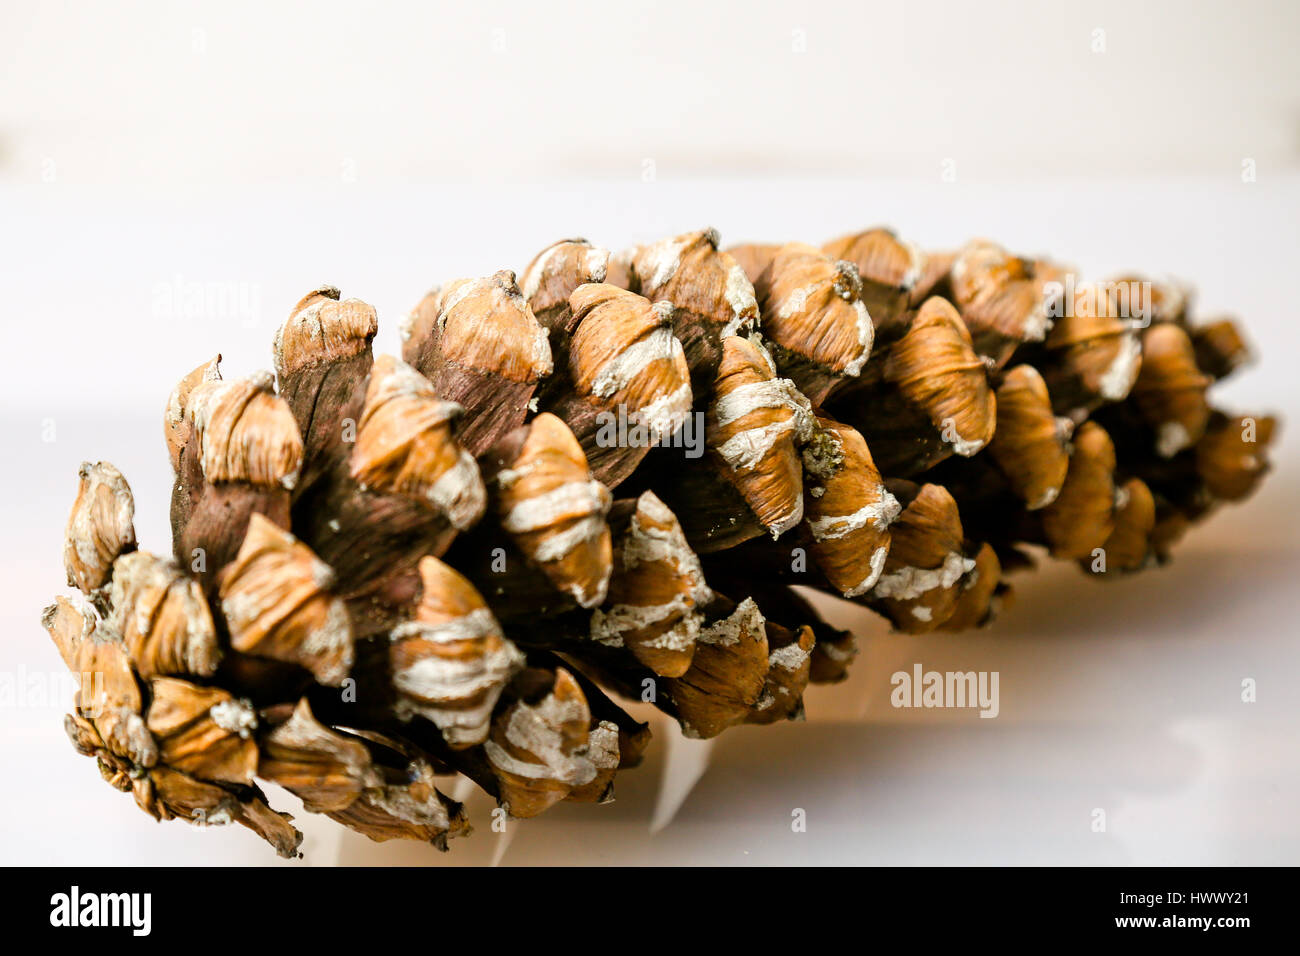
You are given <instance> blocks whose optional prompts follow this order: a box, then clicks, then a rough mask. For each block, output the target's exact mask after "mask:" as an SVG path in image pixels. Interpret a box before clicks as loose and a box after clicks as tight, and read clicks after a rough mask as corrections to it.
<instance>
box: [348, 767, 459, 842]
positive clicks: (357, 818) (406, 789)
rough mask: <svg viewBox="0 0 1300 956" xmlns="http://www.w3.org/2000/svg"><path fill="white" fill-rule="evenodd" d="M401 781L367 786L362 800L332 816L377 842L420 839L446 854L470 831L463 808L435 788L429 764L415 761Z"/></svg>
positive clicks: (361, 797)
mask: <svg viewBox="0 0 1300 956" xmlns="http://www.w3.org/2000/svg"><path fill="white" fill-rule="evenodd" d="M401 778H402V779H398V780H392V781H388V782H385V783H382V784H380V785H379V786H376V787H367V788H366V789H365V790H364V791H362V794H361V796H360V798H358V799H357V800H354V801H353V802H352V803H350V804H349V805H348V806H347V807H345V808H344V809H342V810H331V811H328V816H329V817H330V819H332V820H336V821H337V822H339V823H342V824H343V825H344V826H347V827H350V828H351V829H353V830H356V831H357V832H358V833H363V834H365V835H366V836H368V837H370V839H372V840H374V841H375V842H376V843H383V842H384V841H385V840H419V841H420V842H422V843H430V844H432V845H433V846H434V847H436V848H437V849H439V850H444V851H445V850H446V849H447V841H448V840H450V839H451V838H453V837H458V836H465V835H467V834H468V833H469V832H470V828H469V821H467V820H466V819H465V814H464V811H463V808H462V807H461V805H460V804H459V803H457V802H455V801H454V800H450V799H448V798H447V797H446V796H444V795H443V794H442V793H441V792H440V791H439V790H438V789H437V787H435V786H434V776H433V768H432V767H430V766H429V764H428V763H427V762H425V761H423V760H414V761H411V763H410V764H409V765H408V766H407V768H406V771H405V772H404V773H403V774H402V775H401Z"/></svg>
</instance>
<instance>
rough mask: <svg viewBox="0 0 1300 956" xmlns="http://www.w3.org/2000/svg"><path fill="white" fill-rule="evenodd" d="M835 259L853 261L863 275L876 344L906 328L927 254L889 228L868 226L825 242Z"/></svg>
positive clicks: (894, 336) (923, 271) (829, 254)
mask: <svg viewBox="0 0 1300 956" xmlns="http://www.w3.org/2000/svg"><path fill="white" fill-rule="evenodd" d="M822 252H824V253H826V254H827V255H828V256H830V257H831V258H832V259H843V260H846V261H848V262H851V263H853V264H854V265H855V266H856V267H857V269H858V275H859V276H861V277H862V301H863V304H864V305H865V306H866V308H867V311H868V312H869V313H870V315H871V319H872V322H873V324H874V325H875V331H876V346H877V347H879V345H880V344H882V343H884V342H887V341H891V340H892V339H894V338H896V337H897V336H898V335H899V334H901V333H902V332H903V331H905V328H904V317H905V314H906V312H907V310H908V308H909V306H910V298H911V294H912V290H913V289H915V288H916V284H917V282H919V281H920V280H921V277H922V276H923V275H924V274H925V271H926V265H927V262H926V256H925V254H924V253H922V252H921V250H920V249H918V248H917V247H916V246H915V245H913V244H912V243H910V242H907V241H906V240H903V239H899V238H898V236H897V235H895V234H894V232H893V231H892V230H889V229H868V230H867V231H866V232H859V233H855V234H853V235H851V236H844V237H842V238H840V239H837V240H835V241H834V242H828V243H827V244H826V245H824V246H822Z"/></svg>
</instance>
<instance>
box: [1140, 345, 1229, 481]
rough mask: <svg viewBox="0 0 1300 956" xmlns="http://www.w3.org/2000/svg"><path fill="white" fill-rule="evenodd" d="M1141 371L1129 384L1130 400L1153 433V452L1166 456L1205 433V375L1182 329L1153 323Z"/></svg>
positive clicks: (1143, 347) (1193, 441) (1207, 382)
mask: <svg viewBox="0 0 1300 956" xmlns="http://www.w3.org/2000/svg"><path fill="white" fill-rule="evenodd" d="M1142 356H1143V357H1142V371H1141V372H1140V373H1139V375H1138V379H1137V382H1136V384H1134V386H1133V403H1134V405H1135V407H1136V408H1137V410H1138V413H1139V414H1140V415H1141V416H1142V417H1143V418H1144V419H1145V420H1146V422H1147V424H1148V425H1150V426H1151V428H1152V429H1153V430H1154V432H1155V451H1156V454H1158V455H1159V456H1160V457H1162V458H1170V457H1172V456H1174V455H1176V454H1178V452H1180V451H1182V450H1183V449H1184V448H1190V447H1191V446H1193V445H1195V444H1196V442H1198V441H1199V440H1200V438H1201V436H1202V435H1204V434H1205V425H1206V423H1207V422H1208V421H1209V418H1210V406H1209V405H1208V404H1207V402H1206V400H1205V390H1206V388H1208V387H1209V384H1210V379H1209V378H1208V377H1207V376H1205V375H1203V374H1202V373H1201V370H1200V369H1199V368H1198V367H1197V365H1196V352H1195V350H1194V349H1193V348H1192V341H1191V339H1190V338H1188V336H1187V333H1186V332H1184V331H1183V329H1182V328H1181V327H1179V326H1177V325H1173V324H1171V323H1163V324H1160V325H1156V326H1153V327H1152V328H1151V329H1149V330H1148V331H1147V334H1146V335H1145V336H1144V337H1143V340H1142Z"/></svg>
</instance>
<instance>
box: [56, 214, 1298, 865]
mask: <svg viewBox="0 0 1300 956" xmlns="http://www.w3.org/2000/svg"><path fill="white" fill-rule="evenodd" d="M522 276H523V278H522V280H521V281H517V280H516V278H515V274H514V273H513V272H511V271H509V270H502V271H499V272H497V273H495V274H494V275H492V276H488V277H485V278H478V279H460V280H456V281H453V282H449V283H447V284H445V285H442V286H439V287H438V288H436V289H434V291H432V292H430V293H429V294H428V295H427V296H425V298H424V299H423V300H422V301H421V302H420V303H419V304H418V305H417V306H416V308H415V310H414V311H413V312H412V313H411V315H410V316H409V317H408V318H407V320H406V321H405V322H404V323H403V326H402V339H403V348H402V358H401V359H398V358H396V357H392V356H380V357H378V358H375V357H374V356H373V355H372V352H371V340H372V339H373V337H374V335H375V333H376V330H377V327H378V325H377V318H376V315H375V311H374V309H373V308H371V307H370V306H368V305H366V304H365V303H364V302H360V301H358V300H355V299H343V298H342V297H341V295H340V293H339V291H338V290H337V289H333V288H328V287H325V288H321V289H317V290H314V291H312V292H310V293H309V294H308V295H307V296H305V297H304V298H303V299H302V300H301V301H300V302H298V303H297V304H296V305H295V306H294V307H293V308H292V310H291V311H290V314H289V317H288V318H287V319H286V321H285V322H284V324H283V326H282V327H281V328H280V329H279V331H278V332H277V333H276V336H275V343H274V358H275V374H274V375H273V374H272V373H270V372H264V373H260V374H257V375H254V376H251V377H249V378H246V379H243V380H237V381H226V380H223V379H222V378H221V375H220V369H219V361H220V357H219V356H218V357H217V358H216V359H214V360H212V361H209V362H206V363H204V364H202V365H199V366H198V367H197V368H195V369H194V370H193V371H192V372H190V373H189V374H188V375H186V376H184V378H182V379H181V381H180V382H179V384H178V385H177V387H176V388H175V390H174V391H173V392H172V394H171V396H170V397H169V398H168V400H167V404H166V411H165V416H164V432H165V438H166V444H167V447H168V450H169V453H170V456H171V461H172V465H173V468H174V472H175V485H174V489H173V495H172V502H171V518H172V529H173V540H172V545H171V549H170V554H167V553H162V554H155V553H153V552H149V551H144V550H140V549H138V548H137V543H136V538H135V531H134V527H133V521H134V513H135V502H134V500H133V498H132V495H131V490H130V488H129V487H128V485H127V482H126V479H125V478H124V477H123V476H122V475H121V474H120V473H119V472H118V471H117V469H116V468H114V467H113V466H112V465H109V464H107V463H105V462H100V463H96V464H90V463H87V464H84V465H83V466H82V468H81V471H80V475H79V487H78V489H77V494H76V497H75V501H74V503H73V508H72V513H71V516H70V517H69V519H68V524H67V528H66V533H65V540H64V560H65V564H66V567H67V573H68V582H69V584H70V585H71V586H73V587H75V588H77V589H78V590H79V591H80V592H81V593H82V595H84V598H85V600H84V601H83V600H77V601H72V600H69V599H67V598H63V597H60V598H58V599H57V600H56V601H55V602H54V603H53V604H52V605H50V606H49V607H48V608H47V609H46V610H45V613H44V615H43V617H42V622H43V624H44V626H45V627H46V629H47V630H48V631H49V633H50V636H51V638H52V639H53V640H54V642H55V645H56V647H57V649H58V651H59V653H60V655H61V656H62V657H63V659H64V661H65V663H66V664H67V666H68V668H69V669H70V670H71V671H73V672H74V673H75V674H77V675H80V679H81V690H80V692H79V693H78V695H77V698H76V700H75V701H74V713H73V714H71V715H69V716H68V718H67V720H66V728H67V732H68V734H69V737H70V738H71V739H72V743H73V746H74V748H75V749H76V750H77V751H78V752H80V753H82V754H85V755H91V756H94V757H96V759H97V761H98V764H99V768H100V772H101V774H102V775H103V777H104V778H105V779H106V780H107V781H108V782H109V783H111V784H112V785H113V786H115V787H117V788H119V789H121V790H129V791H131V793H132V794H133V795H134V797H135V799H136V802H137V803H138V804H139V806H140V807H141V808H142V809H144V810H145V811H146V812H147V813H149V814H151V815H153V816H154V817H156V818H158V819H171V818H173V817H181V818H184V819H187V820H189V821H190V822H193V823H199V824H218V823H226V822H232V821H233V822H237V823H240V824H241V825H243V826H245V827H248V828H249V829H252V830H253V831H254V832H256V833H258V834H259V835H261V836H262V837H263V838H265V839H266V840H267V841H268V842H270V843H271V845H272V846H274V847H275V849H276V850H277V851H278V852H279V853H280V854H282V855H285V856H293V855H295V854H296V853H297V848H298V845H299V843H300V841H301V835H300V834H299V833H298V831H297V830H295V829H294V828H293V827H292V826H291V824H290V823H289V820H290V819H291V818H290V817H289V815H288V814H284V813H279V812H276V811H274V810H272V809H271V808H270V807H269V806H268V804H267V802H266V797H265V795H264V794H263V792H262V791H261V790H259V789H258V786H257V781H258V780H262V781H265V782H270V783H273V784H277V785H279V786H281V787H283V788H285V789H286V790H288V791H289V792H291V793H293V794H295V795H296V796H297V797H298V798H299V799H301V800H302V803H303V807H304V809H305V810H306V811H307V812H309V813H321V814H325V815H327V816H329V817H331V818H333V819H334V820H335V821H337V822H338V823H341V824H343V825H344V826H348V827H351V828H352V829H354V830H357V831H358V832H360V833H364V834H365V835H367V836H369V837H370V838H371V839H374V840H388V839H392V838H399V837H400V838H405V839H416V840H422V841H426V842H429V843H432V844H434V845H435V846H437V847H439V848H441V849H445V848H446V846H447V841H448V840H449V839H450V838H452V837H455V836H459V835H463V834H465V833H467V832H468V831H469V826H468V822H467V820H466V819H465V816H464V813H463V812H462V809H461V806H460V804H458V803H457V802H455V801H454V800H451V799H450V798H448V797H446V796H444V795H443V794H442V793H441V792H440V791H439V790H438V787H437V782H438V778H439V777H444V778H445V777H449V776H452V775H456V774H459V775H463V776H464V777H466V778H468V779H469V780H471V781H473V782H474V783H475V784H477V785H478V786H480V787H482V788H483V789H484V790H486V791H487V792H488V793H489V794H491V795H492V796H493V797H495V798H496V800H497V801H498V802H499V803H500V805H501V806H502V807H503V808H505V809H506V810H507V811H508V812H509V813H510V814H511V815H513V816H515V817H532V816H535V815H537V814H539V813H542V812H543V811H545V810H546V809H547V808H548V807H551V806H553V805H554V804H556V803H559V802H561V801H565V800H569V801H576V802H603V801H606V800H608V799H610V798H611V797H612V795H613V792H614V788H615V785H616V778H617V774H618V771H620V770H622V769H624V768H628V767H632V766H635V765H636V764H637V763H638V762H639V761H640V759H641V756H642V753H643V751H644V750H645V747H646V745H647V743H648V740H649V730H648V727H647V725H645V724H643V723H641V722H640V721H638V720H636V719H634V718H633V717H631V716H630V715H629V714H628V713H626V712H625V711H624V710H623V708H622V707H621V706H620V705H619V703H618V702H617V698H618V697H620V696H622V697H625V698H628V699H631V700H639V701H652V702H653V703H654V704H655V705H656V706H657V707H659V708H660V709H661V710H663V711H664V712H665V713H667V714H669V715H671V716H672V717H674V718H675V719H676V720H677V721H678V722H679V723H680V725H681V728H682V731H683V732H684V733H685V734H686V735H688V736H694V737H712V736H714V735H716V734H719V733H721V732H722V731H724V730H725V729H727V728H728V727H732V726H735V725H738V724H763V723H771V722H774V721H777V720H782V719H799V718H801V717H802V715H803V713H804V700H803V693H804V689H805V687H806V686H807V685H808V684H809V683H810V682H811V683H825V682H833V681H838V680H842V679H843V678H844V675H845V672H846V668H847V667H848V665H849V663H850V662H851V660H852V659H853V657H854V655H855V654H856V653H857V652H858V648H857V646H856V642H855V640H854V638H853V635H851V634H848V633H847V632H844V631H839V630H837V629H835V628H833V627H831V626H829V625H827V624H826V623H825V622H823V621H822V620H820V619H819V618H818V616H817V614H816V612H815V611H814V609H813V608H812V606H811V605H810V604H809V603H808V602H807V601H806V600H805V599H804V597H802V596H801V595H800V593H799V592H798V591H797V590H795V589H794V586H795V585H801V586H805V587H812V588H816V589H820V590H822V591H824V592H826V593H828V594H830V595H834V596H838V597H841V598H844V599H847V600H850V601H854V602H857V603H859V604H862V605H864V606H866V607H869V608H871V609H873V610H875V611H876V612H878V613H879V614H881V615H882V616H884V617H885V618H886V619H887V620H888V621H889V622H890V623H891V624H892V625H893V627H894V628H895V629H897V630H899V631H905V632H923V631H931V630H934V629H938V628H942V629H945V630H949V631H961V630H965V629H968V628H974V627H980V626H984V625H986V624H988V623H989V622H990V621H991V620H992V619H993V618H994V617H995V616H996V615H997V613H998V611H999V609H1000V608H1003V607H1005V606H1006V603H1007V599H1008V598H1009V596H1010V587H1009V585H1008V583H1007V582H1006V580H1005V578H1004V575H1005V574H1006V573H1010V572H1012V571H1015V570H1018V569H1024V568H1026V567H1030V566H1032V565H1033V557H1032V554H1033V552H1034V551H1035V550H1042V551H1045V552H1046V553H1048V554H1050V555H1051V556H1053V557H1057V558H1062V559H1066V560H1070V561H1073V562H1076V563H1078V564H1079V565H1080V566H1081V567H1082V568H1083V570H1084V571H1085V572H1086V573H1087V574H1089V575H1090V576H1094V577H1103V578H1105V577H1106V576H1108V575H1110V576H1114V575H1119V574H1125V573H1130V572H1135V571H1138V570H1141V569H1142V568H1144V567H1146V566H1148V565H1149V564H1151V563H1152V562H1155V561H1165V560H1167V559H1168V556H1169V552H1170V548H1171V547H1172V545H1173V544H1174V542H1175V541H1176V540H1177V539H1178V538H1179V537H1180V536H1181V535H1182V534H1183V533H1184V532H1185V531H1186V529H1187V528H1188V527H1189V526H1190V525H1191V524H1192V523H1194V522H1196V521H1198V520H1200V519H1201V518H1203V517H1205V516H1206V515H1207V514H1208V513H1210V512H1211V511H1212V510H1213V509H1214V508H1215V507H1217V506H1218V505H1219V504H1220V503H1222V502H1226V501H1239V500H1242V499H1243V498H1245V497H1246V496H1248V495H1249V494H1250V493H1251V492H1252V491H1253V490H1254V489H1255V487H1257V485H1258V483H1259V481H1260V479H1261V478H1262V476H1263V475H1264V473H1265V472H1266V471H1267V469H1268V463H1267V449H1268V445H1269V444H1270V442H1271V441H1273V439H1274V437H1275V435H1276V431H1277V423H1276V421H1275V420H1274V419H1273V418H1271V417H1268V416H1250V415H1239V414H1235V413H1229V412H1226V411H1221V410H1218V409H1215V408H1214V407H1213V406H1211V405H1210V403H1209V401H1208V398H1207V390H1208V388H1209V386H1210V385H1212V384H1213V383H1214V382H1215V381H1217V380H1218V379H1220V378H1223V377H1224V376H1226V375H1228V374H1230V373H1232V372H1233V371H1234V370H1235V369H1237V368H1239V367H1240V366H1241V365H1242V364H1243V363H1244V361H1245V359H1246V358H1247V356H1248V350H1247V347H1246V345H1245V341H1244V338H1243V336H1242V335H1241V333H1240V331H1239V330H1238V329H1237V328H1236V326H1235V325H1234V324H1233V323H1232V322H1230V321H1229V320H1224V319H1220V320H1216V321H1214V322H1211V323H1208V324H1204V325H1198V324H1196V322H1195V321H1194V320H1193V317H1192V315H1191V297H1190V295H1189V294H1188V293H1187V292H1186V291H1185V290H1182V289H1179V288H1175V287H1172V286H1156V285H1152V284H1150V283H1142V282H1141V280H1132V279H1125V280H1119V281H1118V282H1115V283H1097V284H1086V283H1075V282H1074V280H1073V276H1072V275H1070V274H1068V273H1067V272H1066V271H1065V270H1063V269H1062V268H1061V267H1059V266H1055V265H1053V264H1050V263H1048V262H1046V261H1043V260H1033V259H1027V258H1020V257H1017V256H1015V255H1013V254H1011V253H1009V252H1007V251H1005V250H1003V249H1002V248H1001V247H999V246H996V245H995V244H993V243H991V242H988V241H986V240H979V241H975V242H972V243H970V244H968V245H967V246H965V247H964V248H962V249H961V250H959V251H957V252H955V253H923V252H921V251H920V250H918V249H917V248H916V247H915V246H914V245H912V244H911V243H908V242H907V241H906V240H903V239H900V238H899V237H897V236H896V235H895V234H894V233H892V232H890V231H888V230H884V229H873V230H868V231H865V232H862V233H858V234H854V235H849V236H846V237H844V238H842V239H839V240H836V241H834V242H832V243H829V244H827V245H826V246H824V247H822V248H817V247H815V246H810V245H806V244H803V243H798V242H795V243H786V244H755V245H746V246H739V247H735V248H733V249H731V250H726V251H724V250H723V249H722V247H721V242H720V238H719V236H718V233H717V231H716V230H713V229H701V230H698V231H695V232H689V233H685V234H683V235H680V236H676V237H673V238H669V239H665V240H663V241H661V242H658V243H653V244H649V245H646V246H643V247H639V248H637V249H634V250H631V251H629V252H627V253H623V254H621V255H617V256H610V254H609V253H608V252H606V251H605V250H603V249H600V248H599V247H596V246H593V245H592V244H591V243H589V242H587V241H586V240H582V239H570V240H562V241H560V242H557V243H555V244H553V245H551V246H549V247H547V248H546V249H545V250H543V251H542V252H541V253H539V254H538V256H537V257H536V258H535V259H534V260H533V261H532V263H531V264H530V265H529V266H528V267H527V268H526V269H525V270H524V271H523V273H522ZM1117 290H1118V291H1117ZM1121 292H1122V293H1123V294H1120V293H1121Z"/></svg>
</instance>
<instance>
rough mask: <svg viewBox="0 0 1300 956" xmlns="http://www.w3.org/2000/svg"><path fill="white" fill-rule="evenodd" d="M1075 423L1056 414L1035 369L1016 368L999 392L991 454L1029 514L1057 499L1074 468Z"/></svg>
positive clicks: (1024, 366)
mask: <svg viewBox="0 0 1300 956" xmlns="http://www.w3.org/2000/svg"><path fill="white" fill-rule="evenodd" d="M1073 433H1074V423H1073V422H1071V421H1070V420H1069V419H1068V418H1058V417H1057V416H1056V415H1054V414H1053V413H1052V399H1051V396H1050V395H1048V393H1047V384H1046V383H1045V382H1044V381H1043V377H1042V376H1041V375H1040V374H1039V373H1038V371H1037V370H1036V369H1035V368H1034V367H1033V366H1032V365H1017V366H1016V367H1015V368H1013V369H1011V370H1010V371H1009V372H1007V374H1006V377H1005V378H1004V379H1003V380H1002V384H1001V385H999V386H998V389H997V428H996V430H995V431H994V433H993V441H992V442H991V443H990V444H989V454H990V455H991V456H992V457H993V460H994V461H995V462H996V463H997V466H998V468H999V469H1000V470H1001V472H1002V475H1003V477H1005V478H1006V480H1007V484H1008V485H1010V486H1011V490H1012V492H1014V493H1015V495H1016V496H1017V497H1018V498H1019V499H1020V500H1021V501H1023V502H1024V503H1025V507H1026V508H1027V509H1028V510H1030V511H1036V510H1038V509H1039V508H1045V507H1047V506H1048V505H1050V504H1051V503H1052V502H1053V501H1055V500H1056V496H1057V495H1059V494H1060V493H1061V485H1062V484H1064V483H1065V473H1066V469H1067V468H1068V467H1069V464H1070V454H1069V444H1070V436H1071V435H1072V434H1073Z"/></svg>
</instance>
